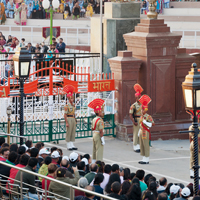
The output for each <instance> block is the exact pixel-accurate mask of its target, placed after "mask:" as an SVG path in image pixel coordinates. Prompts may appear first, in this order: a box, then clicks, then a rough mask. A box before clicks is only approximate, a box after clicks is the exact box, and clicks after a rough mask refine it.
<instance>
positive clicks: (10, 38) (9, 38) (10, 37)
mask: <svg viewBox="0 0 200 200" xmlns="http://www.w3.org/2000/svg"><path fill="white" fill-rule="evenodd" d="M11 44H12V36H11V35H9V36H8V40H7V45H9V46H10V45H11Z"/></svg>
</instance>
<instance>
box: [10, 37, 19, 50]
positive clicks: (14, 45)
mask: <svg viewBox="0 0 200 200" xmlns="http://www.w3.org/2000/svg"><path fill="white" fill-rule="evenodd" d="M16 40H18V39H17V38H16V37H13V38H12V43H11V45H10V47H11V48H12V49H15V48H16V43H15V41H16Z"/></svg>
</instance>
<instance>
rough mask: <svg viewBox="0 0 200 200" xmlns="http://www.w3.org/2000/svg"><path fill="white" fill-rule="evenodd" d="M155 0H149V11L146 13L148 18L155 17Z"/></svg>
mask: <svg viewBox="0 0 200 200" xmlns="http://www.w3.org/2000/svg"><path fill="white" fill-rule="evenodd" d="M155 3H156V0H149V12H148V13H147V17H148V18H149V19H157V15H158V13H157V12H156V5H155Z"/></svg>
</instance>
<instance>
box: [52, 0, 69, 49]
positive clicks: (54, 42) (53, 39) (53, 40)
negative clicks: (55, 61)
mask: <svg viewBox="0 0 200 200" xmlns="http://www.w3.org/2000/svg"><path fill="white" fill-rule="evenodd" d="M66 5H68V4H66ZM68 7H69V6H68ZM52 42H53V44H54V45H55V46H56V45H57V42H56V38H52Z"/></svg>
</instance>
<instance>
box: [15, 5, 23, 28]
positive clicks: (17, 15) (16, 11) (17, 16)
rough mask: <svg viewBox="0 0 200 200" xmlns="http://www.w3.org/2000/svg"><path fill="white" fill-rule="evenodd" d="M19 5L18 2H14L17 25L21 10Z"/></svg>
mask: <svg viewBox="0 0 200 200" xmlns="http://www.w3.org/2000/svg"><path fill="white" fill-rule="evenodd" d="M21 9H22V8H21V6H19V3H17V4H16V7H15V21H14V22H15V23H16V24H17V25H20V23H21V22H20V11H21Z"/></svg>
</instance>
